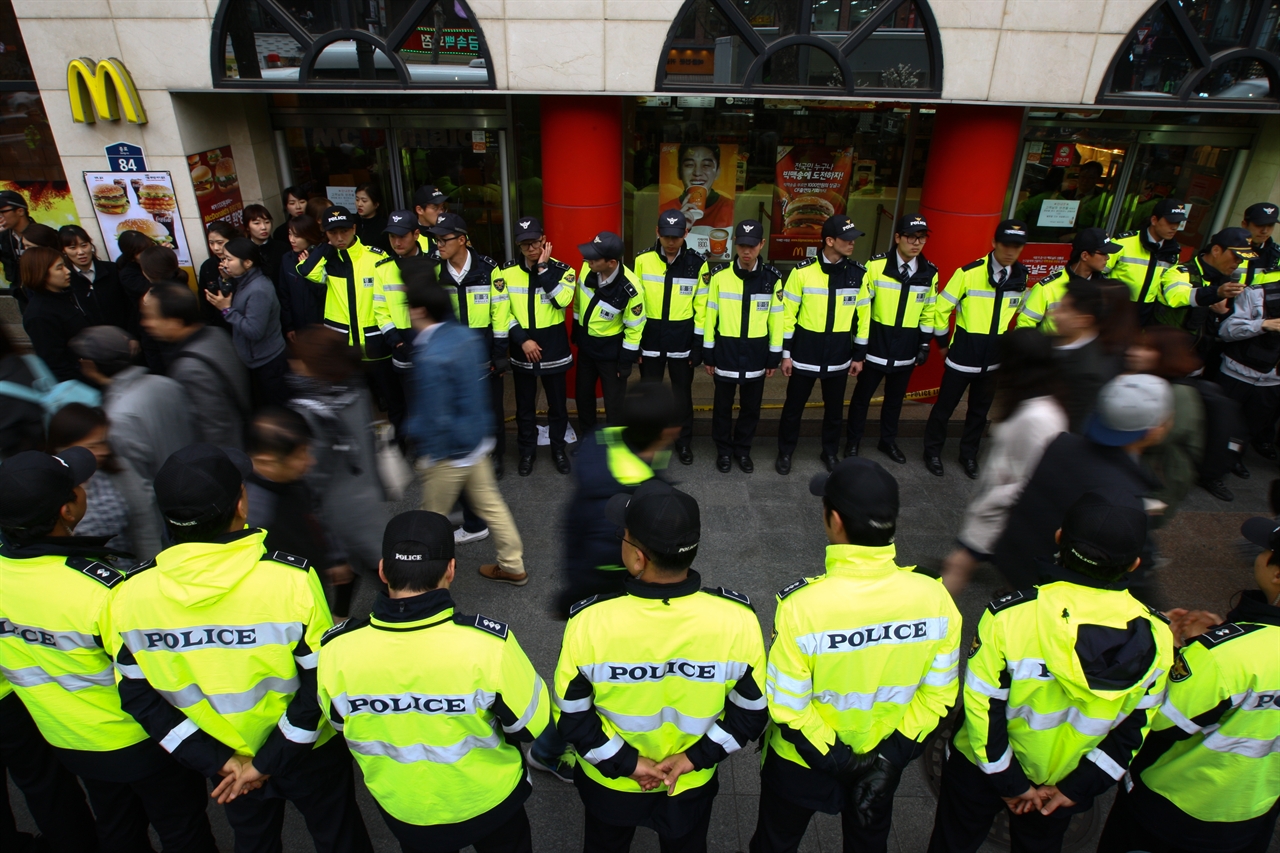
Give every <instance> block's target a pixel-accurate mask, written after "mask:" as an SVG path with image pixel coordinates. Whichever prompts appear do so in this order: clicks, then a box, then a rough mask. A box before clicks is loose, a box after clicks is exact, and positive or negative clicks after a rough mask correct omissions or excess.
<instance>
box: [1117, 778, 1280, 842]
mask: <svg viewBox="0 0 1280 853" xmlns="http://www.w3.org/2000/svg"><path fill="white" fill-rule="evenodd" d="M1277 814H1280V800H1277V801H1276V804H1275V805H1274V806H1272V807H1271V811H1270V812H1269V813H1268V814H1266V815H1264V816H1263V819H1262V820H1261V821H1259V822H1258V827H1257V832H1256V833H1255V834H1254V835H1253V837H1252V838H1244V839H1242V838H1240V834H1241V833H1240V830H1239V829H1238V828H1236V827H1237V826H1238V825H1237V824H1212V823H1200V826H1201V827H1203V828H1204V829H1206V830H1209V831H1211V832H1212V831H1213V830H1214V828H1216V827H1222V829H1223V831H1222V836H1220V840H1219V843H1217V844H1216V845H1215V846H1214V847H1213V848H1212V850H1213V851H1214V853H1225V851H1230V853H1267V848H1268V847H1269V846H1270V844H1271V838H1272V836H1273V835H1274V834H1275V829H1276V816H1277ZM1152 817H1154V816H1152ZM1185 817H1186V818H1187V819H1188V820H1192V818H1191V817H1190V816H1189V815H1186V816H1185ZM1148 825H1152V824H1151V820H1150V818H1149V819H1148V820H1147V821H1145V822H1144V821H1143V820H1142V818H1141V816H1140V815H1139V813H1138V809H1137V808H1136V806H1135V802H1134V799H1133V796H1132V795H1131V794H1129V793H1128V792H1126V791H1125V789H1124V785H1120V787H1119V789H1118V790H1117V791H1116V801H1115V803H1114V804H1113V805H1112V806H1111V813H1110V814H1108V815H1107V825H1106V826H1105V827H1103V830H1102V838H1100V839H1098V853H1129V851H1131V850H1145V851H1147V853H1205V851H1206V850H1207V849H1209V848H1207V847H1206V845H1205V844H1204V843H1202V842H1203V836H1202V837H1201V839H1200V840H1197V841H1189V840H1187V839H1185V837H1183V836H1179V834H1178V830H1179V827H1178V825H1177V824H1176V823H1169V824H1167V825H1166V824H1159V825H1158V828H1159V829H1161V830H1163V831H1162V832H1152V831H1151V830H1149V829H1147V826H1148ZM1184 829H1185V827H1184ZM1171 838H1172V839H1175V840H1174V841H1170V840H1169V839H1171ZM1179 842H1182V843H1181V844H1180V843H1179ZM1182 844H1186V846H1182Z"/></svg>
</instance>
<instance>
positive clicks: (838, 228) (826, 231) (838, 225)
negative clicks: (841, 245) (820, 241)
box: [822, 214, 866, 240]
mask: <svg viewBox="0 0 1280 853" xmlns="http://www.w3.org/2000/svg"><path fill="white" fill-rule="evenodd" d="M865 233H866V232H865V231H859V230H858V226H856V225H854V224H853V220H852V219H850V218H849V217H847V216H843V215H841V214H836V215H835V216H828V217H827V221H826V222H824V223H822V236H823V238H824V239H825V238H827V237H835V238H837V239H840V240H857V239H858V238H859V237H861V236H862V235H863V234H865Z"/></svg>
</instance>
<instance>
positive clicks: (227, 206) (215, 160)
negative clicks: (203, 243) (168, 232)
mask: <svg viewBox="0 0 1280 853" xmlns="http://www.w3.org/2000/svg"><path fill="white" fill-rule="evenodd" d="M187 168H189V169H190V170H191V186H192V188H193V189H195V191H196V204H198V205H199V206H200V221H201V222H203V223H204V224H205V225H208V224H209V223H210V222H216V221H218V220H219V219H221V220H224V221H226V222H229V223H231V224H232V225H234V226H235V227H236V228H239V227H241V225H243V223H244V200H243V199H242V198H241V197H240V178H239V176H238V175H236V161H235V160H233V159H232V158H231V146H230V145H224V146H222V147H221V148H214V149H212V150H210V151H202V152H201V153H199V154H192V155H190V156H188V157H187Z"/></svg>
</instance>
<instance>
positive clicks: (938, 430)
mask: <svg viewBox="0 0 1280 853" xmlns="http://www.w3.org/2000/svg"><path fill="white" fill-rule="evenodd" d="M965 389H968V391H969V413H968V414H967V415H965V417H964V432H963V433H962V434H961V436H960V458H961V459H977V458H978V445H979V444H980V443H981V441H982V432H983V430H985V429H986V428H987V413H988V412H990V411H991V401H992V400H993V399H995V396H996V374H995V371H992V370H988V371H987V372H985V373H965V372H964V371H963V370H956V369H955V368H954V367H952V366H951V365H947V368H946V370H944V371H943V372H942V386H941V387H940V388H939V389H938V401H937V402H936V403H934V404H933V410H932V411H931V412H929V420H928V421H927V422H926V423H925V425H924V455H925V456H941V455H942V445H943V444H944V443H945V442H946V440H947V421H948V420H950V419H951V413H952V412H954V411H955V410H956V406H958V405H960V400H961V399H963V398H964V392H965Z"/></svg>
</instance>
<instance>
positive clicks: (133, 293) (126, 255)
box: [116, 231, 156, 339]
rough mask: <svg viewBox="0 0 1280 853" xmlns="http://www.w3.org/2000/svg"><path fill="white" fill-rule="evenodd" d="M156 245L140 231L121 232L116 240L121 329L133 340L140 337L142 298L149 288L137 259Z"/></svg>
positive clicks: (149, 285)
mask: <svg viewBox="0 0 1280 853" xmlns="http://www.w3.org/2000/svg"><path fill="white" fill-rule="evenodd" d="M155 244H156V241H155V240H152V239H151V238H150V237H148V236H147V235H146V234H143V233H142V232H141V231H123V232H121V234H120V236H119V237H117V238H116V245H117V246H119V247H120V256H119V257H117V258H116V273H117V274H118V275H119V276H120V290H121V292H123V294H124V300H125V312H126V317H125V324H124V326H122V327H121V328H123V329H124V330H125V331H126V332H128V333H129V334H131V335H133V337H134V338H135V339H137V338H140V337H141V336H142V297H143V296H145V295H146V292H147V291H148V290H149V289H150V288H151V284H150V283H149V282H148V281H147V277H146V276H145V275H143V274H142V266H141V264H139V263H138V257H139V256H140V255H141V254H142V253H143V252H144V251H146V250H147V249H149V248H151V247H152V246H154V245H155Z"/></svg>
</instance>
